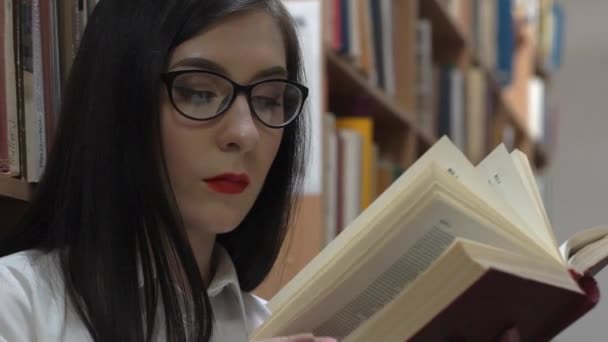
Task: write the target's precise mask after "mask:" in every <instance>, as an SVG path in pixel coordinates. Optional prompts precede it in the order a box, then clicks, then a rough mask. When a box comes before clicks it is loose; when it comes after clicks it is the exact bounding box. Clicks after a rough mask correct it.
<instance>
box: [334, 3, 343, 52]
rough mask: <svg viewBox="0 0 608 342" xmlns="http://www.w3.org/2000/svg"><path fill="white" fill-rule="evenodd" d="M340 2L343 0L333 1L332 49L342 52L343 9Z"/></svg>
mask: <svg viewBox="0 0 608 342" xmlns="http://www.w3.org/2000/svg"><path fill="white" fill-rule="evenodd" d="M340 1H341V0H333V5H334V8H333V11H332V12H333V13H332V14H333V23H332V26H333V27H332V32H333V40H332V42H333V44H332V47H333V49H334V50H335V51H340V50H342V9H341V6H340Z"/></svg>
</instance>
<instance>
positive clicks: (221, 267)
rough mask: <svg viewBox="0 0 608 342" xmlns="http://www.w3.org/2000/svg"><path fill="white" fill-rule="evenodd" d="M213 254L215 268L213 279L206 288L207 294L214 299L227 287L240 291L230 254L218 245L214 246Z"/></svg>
mask: <svg viewBox="0 0 608 342" xmlns="http://www.w3.org/2000/svg"><path fill="white" fill-rule="evenodd" d="M213 254H214V259H215V262H216V268H215V274H214V276H213V279H212V280H211V283H210V284H209V287H208V288H207V294H209V296H211V297H215V296H216V295H218V294H219V293H220V292H222V290H224V289H225V288H227V287H232V290H233V291H240V290H241V286H240V285H239V279H238V275H237V273H236V269H235V268H234V264H233V263H232V258H231V257H230V254H228V252H227V251H226V250H225V249H224V247H222V245H220V244H215V248H214V251H213ZM239 297H240V296H239Z"/></svg>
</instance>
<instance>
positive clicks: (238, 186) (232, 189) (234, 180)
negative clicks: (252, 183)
mask: <svg viewBox="0 0 608 342" xmlns="http://www.w3.org/2000/svg"><path fill="white" fill-rule="evenodd" d="M203 181H204V182H205V183H206V184H207V186H209V188H211V190H213V191H215V192H219V193H222V194H230V195H236V194H240V193H242V192H243V191H245V189H246V188H247V187H248V186H249V177H248V176H247V175H246V174H233V173H224V174H221V175H217V176H214V177H211V178H206V179H203Z"/></svg>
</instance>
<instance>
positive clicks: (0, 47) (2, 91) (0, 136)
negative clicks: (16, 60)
mask: <svg viewBox="0 0 608 342" xmlns="http://www.w3.org/2000/svg"><path fill="white" fill-rule="evenodd" d="M4 11H5V8H4V4H2V5H1V6H0V173H2V174H6V173H8V171H9V161H8V128H7V115H6V109H7V108H6V87H7V86H10V85H9V84H7V80H6V70H5V69H6V67H5V65H6V63H5V58H6V57H5V56H6V55H5V52H4V50H5V44H4V39H5V34H6V33H5V25H4V21H5V19H4V16H5V15H4V13H5V12H4Z"/></svg>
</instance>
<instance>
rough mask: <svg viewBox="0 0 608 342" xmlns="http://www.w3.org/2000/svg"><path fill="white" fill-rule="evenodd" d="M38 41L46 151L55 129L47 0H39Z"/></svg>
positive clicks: (49, 21) (50, 31)
mask: <svg viewBox="0 0 608 342" xmlns="http://www.w3.org/2000/svg"><path fill="white" fill-rule="evenodd" d="M39 10H40V42H41V52H42V65H41V67H42V85H43V86H42V88H43V89H42V96H43V97H44V98H43V102H44V126H45V129H46V131H45V137H46V140H45V143H46V147H47V149H46V152H48V149H50V146H51V142H52V139H53V136H54V133H55V132H54V131H55V125H54V121H55V113H54V111H53V97H52V93H53V70H52V65H53V58H52V46H53V45H52V43H53V42H52V39H53V37H52V34H53V31H52V26H51V4H50V3H49V1H40V9H39Z"/></svg>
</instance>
